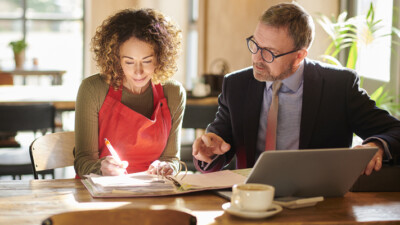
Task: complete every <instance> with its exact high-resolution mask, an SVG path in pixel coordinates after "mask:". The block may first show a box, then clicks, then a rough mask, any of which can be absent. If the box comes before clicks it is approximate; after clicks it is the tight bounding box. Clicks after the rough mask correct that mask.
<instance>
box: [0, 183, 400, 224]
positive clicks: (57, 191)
mask: <svg viewBox="0 0 400 225" xmlns="http://www.w3.org/2000/svg"><path fill="white" fill-rule="evenodd" d="M225 202H226V201H225V200H224V199H222V198H220V197H218V196H216V195H214V194H213V193H211V192H198V193H192V194H185V195H179V196H170V197H154V198H118V199H93V198H92V197H91V196H90V195H89V193H88V192H87V190H86V189H85V187H84V186H83V184H82V183H81V182H80V181H79V180H73V179H66V180H31V181H29V180H22V181H21V180H16V181H4V180H3V181H0V223H1V224H13V225H33V224H35V225H37V224H41V221H42V220H44V219H45V218H47V217H49V216H51V215H54V214H57V213H62V212H70V211H77V210H90V209H92V210H93V209H112V208H118V207H122V208H126V207H148V206H150V205H164V206H170V207H184V208H186V209H189V210H191V212H192V214H193V215H195V216H196V217H197V221H198V224H200V225H203V224H215V225H216V224H221V225H228V224H297V225H298V224H356V223H362V224H377V223H379V224H400V192H381V193H368V192H365V193H363V192H359V193H351V192H350V193H347V194H346V195H345V196H344V197H341V198H327V199H325V200H324V201H323V202H320V203H318V204H317V205H316V206H314V207H308V208H302V209H292V210H290V209H283V211H282V212H280V213H279V214H277V215H275V216H273V217H270V218H265V219H260V220H247V219H241V218H237V217H234V216H231V215H229V214H227V213H225V212H224V211H223V210H222V208H221V205H222V204H223V203H225ZM82 224H85V223H84V222H82Z"/></svg>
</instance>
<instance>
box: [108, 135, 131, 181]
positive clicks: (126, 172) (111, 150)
mask: <svg viewBox="0 0 400 225" xmlns="http://www.w3.org/2000/svg"><path fill="white" fill-rule="evenodd" d="M104 141H105V143H106V146H107V148H108V150H109V151H110V153H111V155H112V157H114V159H115V160H116V161H117V162H118V163H119V164H121V163H122V161H121V159H120V158H119V156H118V153H117V152H116V151H115V149H114V148H113V146H112V145H111V143H110V141H108V140H107V138H104ZM124 174H128V171H126V169H125V171H124Z"/></svg>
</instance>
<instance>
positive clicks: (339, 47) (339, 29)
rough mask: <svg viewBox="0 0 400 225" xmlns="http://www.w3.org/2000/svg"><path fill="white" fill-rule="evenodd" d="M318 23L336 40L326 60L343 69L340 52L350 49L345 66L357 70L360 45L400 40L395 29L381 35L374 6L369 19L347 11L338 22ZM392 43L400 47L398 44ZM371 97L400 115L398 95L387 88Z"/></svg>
mask: <svg viewBox="0 0 400 225" xmlns="http://www.w3.org/2000/svg"><path fill="white" fill-rule="evenodd" d="M317 21H318V23H319V24H320V25H321V27H322V28H323V29H324V30H325V32H326V33H327V34H328V35H329V37H330V38H331V40H332V42H331V43H330V45H329V46H328V48H327V49H326V51H325V53H324V55H323V56H322V58H323V59H324V60H325V61H326V62H328V63H331V64H335V65H340V66H341V65H342V64H341V63H340V62H339V60H338V56H339V53H340V52H342V51H343V50H346V49H348V56H347V60H346V65H345V66H346V67H348V68H350V69H355V67H356V62H357V57H358V55H357V53H358V49H357V48H358V43H359V42H363V43H364V45H368V44H370V43H371V42H373V41H374V40H376V39H379V38H381V37H385V36H387V35H393V36H397V37H400V30H399V29H397V28H395V27H391V33H388V34H383V35H382V34H380V35H379V32H377V31H379V30H380V29H382V28H383V25H382V24H381V23H382V21H381V20H377V19H376V18H375V10H374V7H373V4H372V3H371V4H370V8H369V10H368V13H367V15H365V17H362V16H356V17H351V18H347V12H343V13H341V14H340V15H339V16H338V17H337V19H336V18H332V19H329V18H328V17H327V16H324V15H320V17H319V19H318V20H317ZM360 34H361V35H360ZM392 43H393V44H399V43H397V42H392ZM362 83H363V77H361V84H360V86H362ZM371 98H372V99H373V100H375V102H376V105H377V106H378V107H380V108H383V109H385V110H387V111H389V112H390V113H391V114H392V115H394V116H397V117H399V116H400V105H399V104H397V103H396V102H395V96H393V95H391V94H390V93H389V91H388V90H385V85H382V86H380V87H379V88H378V89H377V90H375V91H374V93H372V94H371Z"/></svg>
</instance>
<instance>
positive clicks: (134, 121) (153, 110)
mask: <svg viewBox="0 0 400 225" xmlns="http://www.w3.org/2000/svg"><path fill="white" fill-rule="evenodd" d="M180 45H181V31H180V30H179V29H178V28H177V27H176V26H175V25H174V24H173V23H172V22H171V21H170V20H169V19H167V18H166V17H165V16H164V15H162V14H161V13H160V12H157V11H155V10H152V9H141V10H130V9H127V10H122V11H120V12H118V13H116V14H115V15H114V16H111V17H109V18H108V19H106V20H105V21H104V22H103V24H102V25H101V26H100V27H98V29H97V31H96V34H95V36H94V37H93V39H92V50H93V52H94V54H95V60H96V62H97V65H98V67H99V68H100V74H96V75H93V76H91V77H88V78H86V79H84V80H83V81H82V84H81V86H80V88H79V92H78V97H77V101H76V115H75V116H76V118H75V142H76V143H75V145H76V147H75V163H74V164H75V171H76V173H77V175H78V176H80V177H82V176H83V175H85V174H90V173H95V174H102V175H120V174H123V173H126V172H128V173H133V172H140V171H146V170H147V171H148V172H149V173H152V174H155V173H163V174H171V173H173V166H172V165H173V163H176V161H177V153H178V152H179V148H180V145H179V140H180V135H181V133H180V132H181V127H182V118H183V112H184V107H185V101H186V94H185V90H184V88H183V87H182V85H181V84H180V83H178V82H177V81H173V80H170V79H169V78H170V77H171V76H172V75H173V74H174V73H175V71H176V68H177V66H176V60H177V57H178V53H179V49H180ZM105 139H107V140H108V141H109V142H110V143H111V145H112V146H113V147H114V149H115V150H116V152H117V153H118V155H119V158H121V160H122V162H121V161H119V160H117V159H116V158H115V157H113V156H111V154H110V151H109V149H108V148H107V146H106V145H105ZM171 164H172V165H171Z"/></svg>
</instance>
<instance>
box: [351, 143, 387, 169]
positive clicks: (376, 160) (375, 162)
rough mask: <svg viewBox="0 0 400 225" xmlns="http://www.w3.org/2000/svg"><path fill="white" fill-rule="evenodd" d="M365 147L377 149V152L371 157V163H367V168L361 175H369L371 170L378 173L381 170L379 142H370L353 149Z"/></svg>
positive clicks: (381, 150) (381, 149) (381, 154)
mask: <svg viewBox="0 0 400 225" xmlns="http://www.w3.org/2000/svg"><path fill="white" fill-rule="evenodd" d="M365 147H377V148H378V151H377V152H376V154H375V155H374V157H372V159H371V161H369V163H368V165H367V167H366V168H365V169H364V171H363V172H362V173H361V174H365V175H370V174H371V173H372V171H373V170H375V171H379V170H380V169H381V168H382V159H383V152H384V151H383V146H382V144H381V143H380V142H379V141H371V142H368V143H366V144H364V145H357V146H355V147H354V148H365Z"/></svg>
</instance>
